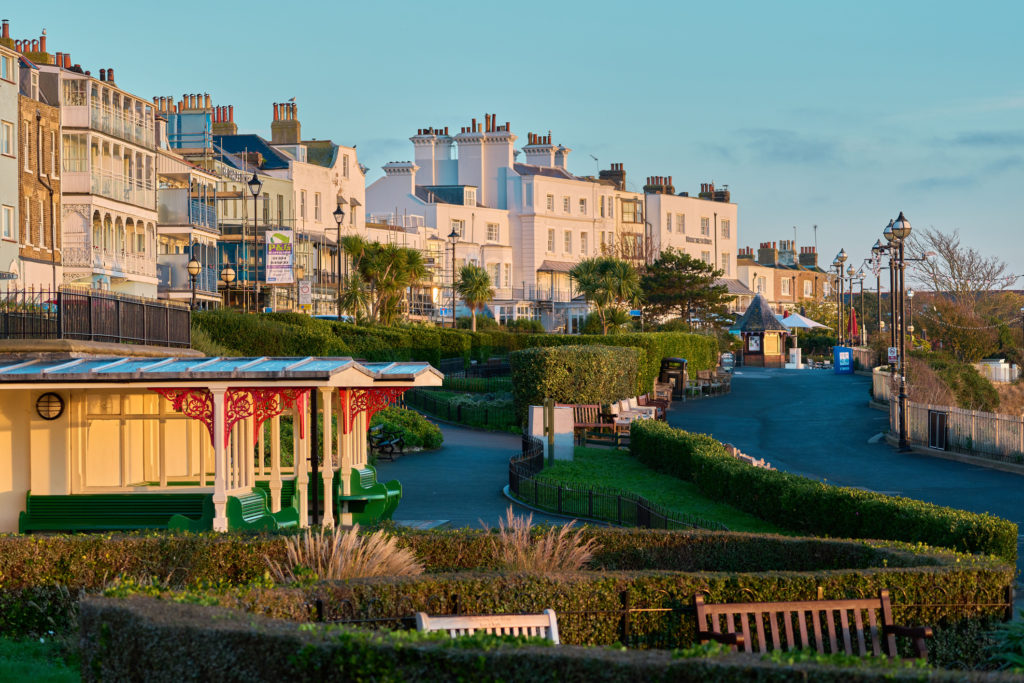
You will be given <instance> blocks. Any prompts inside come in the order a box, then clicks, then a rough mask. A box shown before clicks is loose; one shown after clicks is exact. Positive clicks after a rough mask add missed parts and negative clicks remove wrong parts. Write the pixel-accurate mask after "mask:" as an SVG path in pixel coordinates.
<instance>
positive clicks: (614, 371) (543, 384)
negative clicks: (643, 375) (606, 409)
mask: <svg viewBox="0 0 1024 683" xmlns="http://www.w3.org/2000/svg"><path fill="white" fill-rule="evenodd" d="M643 355H644V351H643V350H642V349H638V348H619V347H614V346H560V347H552V348H541V349H525V350H523V351H515V352H513V353H512V355H510V356H509V361H510V362H511V364H512V396H513V398H514V399H515V406H516V415H517V416H518V417H519V419H520V420H524V419H526V413H527V411H528V410H529V407H530V406H536V405H542V404H543V403H544V399H546V398H551V399H554V401H555V402H556V403H600V404H602V405H607V404H609V403H614V402H615V401H619V400H621V399H624V398H628V397H630V396H635V395H636V389H637V381H638V373H639V369H640V366H641V364H642V360H643V359H642V356H643Z"/></svg>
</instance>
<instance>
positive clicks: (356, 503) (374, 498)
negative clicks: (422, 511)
mask: <svg viewBox="0 0 1024 683" xmlns="http://www.w3.org/2000/svg"><path fill="white" fill-rule="evenodd" d="M335 479H336V481H335V491H336V492H337V495H336V496H335V501H336V504H337V506H338V508H337V509H336V511H335V512H336V514H341V513H342V512H350V513H352V521H353V522H355V523H356V524H372V523H374V522H379V521H381V520H383V519H391V515H393V514H394V513H395V509H396V508H398V504H399V503H400V502H401V501H402V484H401V483H399V482H397V481H389V482H379V481H377V471H376V470H375V469H373V468H372V467H370V466H366V467H363V468H361V469H353V470H352V476H351V478H350V479H349V484H350V485H351V487H350V488H351V491H352V493H350V494H349V495H347V496H346V495H344V494H343V493H342V492H341V491H342V489H341V485H340V484H341V481H340V477H338V475H337V474H335ZM343 506H344V507H345V508H347V509H343Z"/></svg>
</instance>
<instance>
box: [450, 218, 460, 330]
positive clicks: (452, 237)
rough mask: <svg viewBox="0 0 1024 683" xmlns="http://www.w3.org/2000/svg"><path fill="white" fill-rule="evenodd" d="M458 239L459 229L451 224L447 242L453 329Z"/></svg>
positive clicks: (453, 326)
mask: <svg viewBox="0 0 1024 683" xmlns="http://www.w3.org/2000/svg"><path fill="white" fill-rule="evenodd" d="M458 241H459V231H458V230H456V229H455V226H452V231H451V232H450V233H448V242H449V243H451V245H452V329H453V330H454V329H455V244H456V243H457V242H458Z"/></svg>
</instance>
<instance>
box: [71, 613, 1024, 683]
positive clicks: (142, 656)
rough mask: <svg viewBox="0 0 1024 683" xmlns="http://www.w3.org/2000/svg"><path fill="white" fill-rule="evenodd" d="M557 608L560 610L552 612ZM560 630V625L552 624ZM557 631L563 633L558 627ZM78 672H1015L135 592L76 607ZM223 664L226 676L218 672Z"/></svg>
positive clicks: (569, 677) (179, 676)
mask: <svg viewBox="0 0 1024 683" xmlns="http://www.w3.org/2000/svg"><path fill="white" fill-rule="evenodd" d="M559 616H560V615H559ZM559 626H560V627H561V626H562V624H561V623H560V624H559ZM560 631H561V629H560ZM81 647H82V653H81V660H82V677H83V679H84V680H87V681H93V680H154V681H164V680H166V681H180V680H192V679H197V680H217V679H221V678H225V677H226V676H228V675H230V677H231V678H232V679H237V680H367V681H369V680H374V681H404V680H425V679H434V678H437V679H441V678H443V679H445V680H462V681H470V680H471V681H480V682H481V683H483V682H485V681H501V680H506V681H590V680H593V681H613V680H616V681H618V680H636V681H651V682H654V681H680V682H684V683H688V682H693V683H696V682H698V681H699V682H706V683H719V682H721V683H725V682H734V681H743V680H757V681H762V682H764V683H783V682H788V681H794V680H814V681H822V682H823V683H839V682H841V681H843V682H845V681H858V682H859V683H882V682H883V681H894V680H895V681H919V680H922V679H924V678H927V679H928V680H934V681H950V682H951V681H965V682H968V683H970V682H975V683H980V682H982V681H992V682H995V681H1009V680H1013V679H1012V678H1010V677H1009V676H1008V675H1007V674H1000V673H992V672H981V671H955V672H953V671H922V670H920V669H918V668H909V669H904V668H902V667H901V665H900V664H899V663H898V662H894V663H892V664H891V666H885V665H881V664H880V665H879V666H878V667H871V666H863V665H862V666H859V667H857V668H847V667H846V666H843V665H844V664H846V663H847V662H845V661H843V662H840V664H839V665H838V666H837V665H834V664H832V663H831V660H829V659H828V658H826V657H817V658H814V657H812V658H811V661H808V662H801V663H793V664H790V663H781V664H778V663H774V662H772V661H770V660H766V659H763V658H762V657H761V656H760V655H745V654H728V655H724V656H722V655H719V656H714V657H694V658H685V657H677V656H675V655H674V653H670V652H636V651H631V650H626V649H625V648H622V647H617V648H595V647H590V648H583V647H573V646H562V647H546V646H539V645H536V644H534V643H533V642H530V641H527V642H514V641H513V642H510V641H507V640H503V639H500V638H493V637H491V638H486V637H481V638H459V639H452V638H450V637H449V636H448V635H447V634H437V633H432V634H425V633H418V632H414V631H413V632H391V631H369V630H362V629H358V628H353V627H350V626H334V625H322V624H299V623H289V622H285V621H280V620H275V619H269V618H266V617H263V616H260V615H254V614H248V613H246V612H244V611H240V610H229V609H224V608H219V607H208V606H203V605H196V604H185V603H175V602H169V601H167V600H157V599H155V598H146V597H134V598H129V599H111V598H92V599H90V600H88V601H87V602H86V603H85V604H84V605H83V610H82V636H81ZM225 672H228V673H225Z"/></svg>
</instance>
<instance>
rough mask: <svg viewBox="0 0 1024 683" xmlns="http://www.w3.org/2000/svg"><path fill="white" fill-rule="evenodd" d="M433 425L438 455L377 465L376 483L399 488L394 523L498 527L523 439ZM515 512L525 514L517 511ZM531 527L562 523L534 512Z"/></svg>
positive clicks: (426, 453)
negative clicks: (511, 464)
mask: <svg viewBox="0 0 1024 683" xmlns="http://www.w3.org/2000/svg"><path fill="white" fill-rule="evenodd" d="M431 422H433V420H431ZM435 424H437V425H438V426H439V427H440V428H441V432H442V433H443V434H444V445H442V446H441V448H440V449H438V450H436V451H422V452H419V453H410V454H409V455H406V456H404V457H400V458H398V459H397V460H395V462H379V463H378V464H377V465H376V468H377V477H378V479H379V480H381V481H387V480H389V479H397V480H398V481H400V482H402V502H401V503H400V504H399V506H398V510H397V511H396V512H395V519H396V520H398V521H424V520H448V521H449V522H450V524H449V526H451V527H454V528H459V527H465V526H470V527H480V526H481V524H480V520H483V521H484V522H485V523H486V524H487V525H488V526H491V527H497V526H498V519H499V518H502V517H504V515H505V510H506V508H508V506H509V500H508V499H507V498H505V496H504V495H503V494H502V489H503V488H504V487H505V486H506V485H507V484H508V460H509V458H510V457H512V456H513V455H514V454H516V453H518V452H519V451H520V450H521V449H522V437H520V436H519V435H518V434H506V433H503V432H487V431H481V430H476V429H467V428H465V427H457V426H454V425H448V424H443V423H435ZM516 512H517V513H519V514H524V513H526V514H528V513H529V511H528V510H526V509H525V508H521V507H517V508H516ZM533 521H534V522H545V521H549V522H553V523H559V524H564V523H565V520H564V519H561V518H553V517H546V516H545V515H542V514H540V513H536V512H535V513H533Z"/></svg>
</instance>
